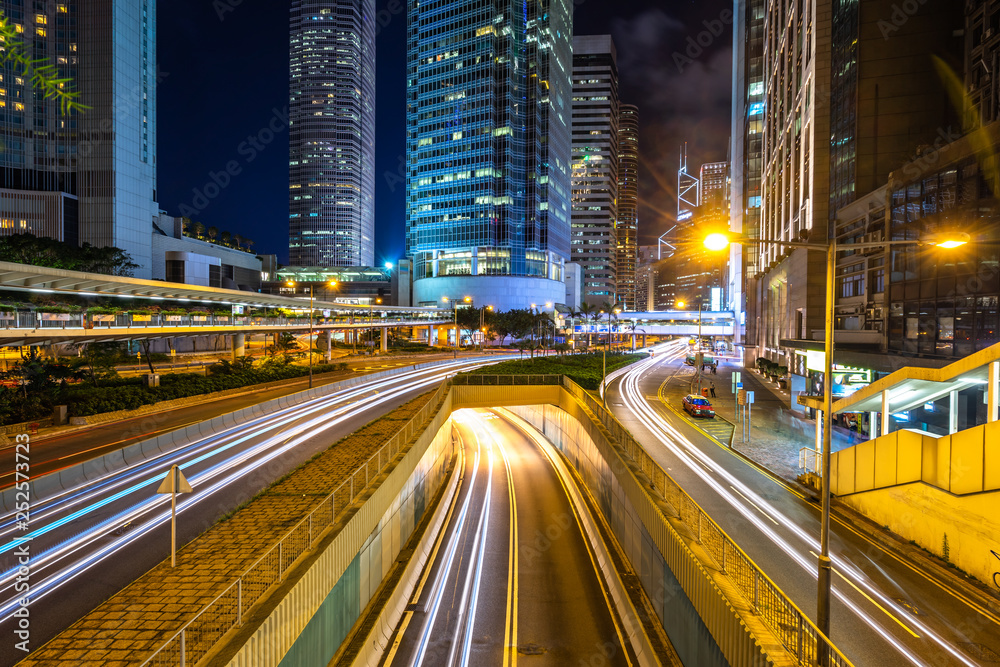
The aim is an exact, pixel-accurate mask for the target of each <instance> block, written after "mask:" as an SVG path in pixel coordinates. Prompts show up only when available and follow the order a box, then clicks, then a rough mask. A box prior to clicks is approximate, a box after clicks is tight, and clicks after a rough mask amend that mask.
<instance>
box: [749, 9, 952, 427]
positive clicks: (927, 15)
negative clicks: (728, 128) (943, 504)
mask: <svg viewBox="0 0 1000 667" xmlns="http://www.w3.org/2000/svg"><path fill="white" fill-rule="evenodd" d="M894 11H899V10H898V5H897V4H894V3H893V2H892V0H872V1H871V2H864V3H848V2H834V1H833V0H823V1H820V0H817V1H816V2H814V3H811V4H810V3H806V4H805V5H803V4H801V3H797V2H794V1H792V0H767V3H766V6H765V17H764V39H763V45H762V49H763V51H762V53H763V64H764V68H763V69H764V86H763V89H764V101H763V104H764V113H763V128H764V141H763V148H762V174H761V179H762V181H761V182H762V188H761V196H762V209H761V217H760V224H759V227H758V232H757V235H758V238H762V239H774V240H780V241H796V240H798V241H802V240H805V241H808V242H810V243H816V244H826V243H828V242H829V240H830V239H831V238H832V237H833V236H834V235H835V234H836V235H837V237H838V240H839V242H841V243H850V241H851V240H852V239H861V238H863V239H864V240H865V241H868V242H878V241H880V240H884V239H885V238H886V236H885V233H884V228H882V229H879V228H877V227H878V225H876V226H874V227H872V228H871V229H869V228H867V227H865V228H863V229H861V230H860V231H859V230H857V229H853V228H851V225H845V226H840V227H839V228H838V225H837V213H838V210H840V209H842V208H843V207H845V206H846V205H847V204H849V203H851V202H854V201H856V200H858V199H860V198H861V197H864V196H866V195H867V194H868V193H871V192H872V191H874V190H876V189H878V188H879V187H881V186H883V185H885V183H886V182H887V179H888V178H889V173H890V172H891V171H892V170H893V169H895V168H898V167H899V166H900V165H902V164H904V163H905V162H906V160H907V159H908V158H909V157H910V156H912V155H913V154H914V153H915V152H916V151H918V150H922V149H921V147H922V146H923V147H927V146H931V145H933V144H934V142H935V137H936V135H938V133H939V132H940V131H941V130H942V128H948V127H949V126H953V125H955V124H956V122H957V116H956V114H955V113H954V110H953V109H952V108H951V107H950V105H949V104H947V103H946V102H945V100H947V99H948V97H947V94H946V93H945V89H944V84H943V83H942V78H941V77H940V76H939V72H938V68H937V66H936V65H935V59H934V57H932V55H933V56H937V57H938V58H939V59H940V60H941V61H942V62H947V61H948V60H949V59H950V58H952V57H953V56H955V55H957V53H955V51H956V49H954V43H955V42H956V40H957V39H958V38H957V37H956V35H957V34H960V32H956V31H957V29H958V28H959V27H960V24H961V6H960V3H953V2H949V1H948V0H928V1H927V2H926V3H923V4H922V5H921V7H920V10H919V12H917V13H916V14H914V15H912V16H909V17H908V18H907V19H906V20H905V21H888V20H886V17H891V16H893V12H894ZM795 35H798V36H801V39H797V40H796V41H795V42H794V43H793V42H790V41H789V40H790V39H792V36H795ZM751 43H752V40H751V41H748V42H746V45H747V47H748V48H749V46H750V44H751ZM792 56H794V57H792ZM744 57H746V58H753V57H755V56H754V55H753V54H749V53H746V54H744ZM751 85H752V84H751V83H748V84H747V86H748V90H749V87H750V86H751ZM752 110H753V109H752V108H749V107H747V108H743V109H739V108H738V112H739V113H748V114H749V113H750V111H752ZM745 178H746V177H745V176H744V179H743V180H744V182H746V180H745ZM746 196H747V195H746V193H743V197H744V198H745V197H746ZM857 254H858V253H856V252H854V251H850V250H847V249H845V250H843V251H842V252H841V253H839V256H838V258H837V274H838V286H837V289H838V290H840V289H841V286H843V289H844V290H850V291H851V293H858V292H859V291H860V292H864V290H863V288H861V287H859V286H858V285H857V284H856V282H857V280H858V278H859V277H860V279H861V280H864V279H865V276H866V275H868V274H871V273H873V272H875V271H876V270H877V269H878V266H876V265H875V263H874V262H859V261H858V257H857V256H856V255H857ZM749 265H750V267H752V270H754V271H756V274H755V275H754V280H753V281H752V284H753V290H754V291H753V293H752V294H749V293H748V294H747V298H748V299H754V300H755V301H756V303H754V304H753V306H752V307H751V306H749V305H748V310H749V311H752V312H754V313H755V317H756V319H757V322H756V328H755V334H756V340H748V341H747V343H748V344H749V345H755V348H756V349H755V351H754V354H753V355H752V356H751V355H748V358H747V361H748V362H749V363H753V357H756V356H766V357H768V358H770V359H772V360H773V361H777V362H778V363H780V364H782V365H785V366H787V367H788V368H789V371H790V374H791V392H792V395H793V397H794V395H795V394H797V393H801V392H803V391H807V390H815V386H814V383H813V382H812V375H811V374H810V370H809V369H808V367H807V364H806V354H805V351H806V350H808V349H811V348H812V347H814V346H815V345H816V343H815V341H817V340H821V339H822V335H823V328H824V323H825V289H826V285H825V281H826V276H825V272H824V267H825V262H824V253H823V252H822V251H814V250H807V249H789V248H788V247H786V246H781V245H779V244H774V243H772V244H765V245H762V246H761V248H760V252H759V255H758V256H757V258H756V259H755V261H753V262H752V263H750V264H749ZM873 296H877V295H873ZM851 307H852V308H856V307H857V306H853V305H852V306H851ZM883 318H884V314H882V313H878V312H873V313H872V319H873V320H881V319H883ZM749 329H750V327H748V333H749ZM792 405H793V407H794V406H796V402H795V401H794V398H793V400H792Z"/></svg>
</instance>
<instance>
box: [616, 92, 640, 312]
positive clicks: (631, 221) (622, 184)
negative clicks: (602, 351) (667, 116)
mask: <svg viewBox="0 0 1000 667" xmlns="http://www.w3.org/2000/svg"><path fill="white" fill-rule="evenodd" d="M638 236H639V109H638V107H636V106H634V105H632V104H622V105H621V107H620V108H619V111H618V267H617V268H618V299H619V300H620V301H621V302H622V303H624V304H625V310H638V311H642V310H645V309H646V308H647V304H646V302H643V303H641V304H640V303H639V298H638V295H637V294H638V292H637V290H638V287H637V285H636V281H637V280H638V278H637V277H636V270H637V265H638Z"/></svg>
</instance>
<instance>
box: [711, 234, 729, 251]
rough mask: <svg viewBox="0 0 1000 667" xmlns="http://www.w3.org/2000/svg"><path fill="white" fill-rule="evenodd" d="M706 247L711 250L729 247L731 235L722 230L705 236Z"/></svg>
mask: <svg viewBox="0 0 1000 667" xmlns="http://www.w3.org/2000/svg"><path fill="white" fill-rule="evenodd" d="M705 247H706V248H708V249H709V250H715V251H718V250H725V249H726V248H728V247H729V237H728V236H726V235H725V234H722V233H720V232H716V233H715V234H709V235H708V236H706V237H705Z"/></svg>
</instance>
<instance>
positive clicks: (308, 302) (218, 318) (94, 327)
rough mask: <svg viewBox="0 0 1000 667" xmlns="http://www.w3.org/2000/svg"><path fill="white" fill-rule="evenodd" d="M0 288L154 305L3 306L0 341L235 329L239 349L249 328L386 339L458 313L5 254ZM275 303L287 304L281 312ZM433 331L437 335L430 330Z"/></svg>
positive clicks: (91, 339)
mask: <svg viewBox="0 0 1000 667" xmlns="http://www.w3.org/2000/svg"><path fill="white" fill-rule="evenodd" d="M0 290H3V291H8V292H15V293H23V295H24V298H23V301H28V300H29V299H31V300H36V301H37V299H38V297H42V298H43V299H44V298H46V297H49V298H51V299H53V300H54V301H59V300H66V301H68V302H69V303H72V302H73V301H75V300H77V299H78V298H81V297H82V298H84V299H88V298H95V297H97V298H103V299H104V301H108V300H111V301H112V302H114V301H115V300H117V299H129V300H132V302H133V303H135V302H139V303H143V304H147V303H148V305H144V306H143V308H147V309H151V310H142V311H138V309H136V310H135V311H133V312H113V309H110V308H105V309H103V310H102V311H100V312H84V311H83V310H81V311H78V312H54V311H56V310H59V309H58V308H46V307H44V306H42V307H35V308H33V309H28V308H24V309H17V310H2V309H0V347H2V346H20V345H56V344H60V343H97V342H108V341H120V340H142V339H144V340H155V339H160V338H183V337H192V336H210V335H226V336H232V337H233V343H234V351H235V350H239V349H241V348H242V347H243V344H242V341H243V339H244V337H245V336H247V335H258V334H264V335H267V334H273V335H277V334H280V333H283V332H286V331H288V332H294V333H302V332H305V331H309V330H313V331H317V332H323V333H330V334H332V333H334V332H336V333H337V334H342V335H344V336H345V337H346V336H348V335H355V333H354V332H357V331H359V330H362V329H382V339H383V343H382V344H383V347H384V346H385V340H386V338H387V336H386V334H387V330H388V329H390V328H396V327H407V328H410V327H420V328H423V327H426V328H427V329H428V331H430V330H432V329H434V328H435V327H439V326H443V325H447V324H450V323H451V322H452V321H453V318H454V314H453V312H452V311H451V309H449V308H433V307H407V306H389V305H377V306H376V305H374V304H369V305H361V304H347V303H340V302H338V301H329V300H323V299H309V298H303V297H292V296H282V295H277V294H263V293H259V292H245V291H239V290H229V289H221V288H216V287H204V286H200V285H187V284H184V283H170V282H165V281H162V280H141V279H137V278H129V277H123V276H107V275H103V274H97V273H85V272H81V271H67V270H63V269H52V268H48V267H41V266H32V265H27V264H15V263H12V262H0ZM122 303H125V302H124V301H123V302H122ZM164 306H170V307H178V306H183V307H184V308H186V309H190V310H189V311H188V312H186V313H183V314H177V313H174V314H171V312H170V311H169V310H167V311H166V312H163V311H162V310H161V309H162V307H164ZM310 309H311V311H312V317H310V315H309V313H310ZM64 310H69V309H64ZM278 310H280V311H282V312H281V313H280V314H277V313H276V311H278ZM109 311H112V312H109ZM155 311H160V312H155ZM428 338H432V336H431V335H430V334H429V335H428ZM328 339H329V336H328Z"/></svg>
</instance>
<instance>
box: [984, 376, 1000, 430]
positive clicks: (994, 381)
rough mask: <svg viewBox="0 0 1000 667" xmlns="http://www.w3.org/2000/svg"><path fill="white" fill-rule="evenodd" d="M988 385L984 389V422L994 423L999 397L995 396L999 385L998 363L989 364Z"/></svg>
mask: <svg viewBox="0 0 1000 667" xmlns="http://www.w3.org/2000/svg"><path fill="white" fill-rule="evenodd" d="M989 371H990V377H989V384H988V385H987V387H986V407H987V411H986V421H987V422H995V421H996V420H997V403H998V401H1000V396H998V395H997V390H998V389H1000V387H998V386H997V385H998V383H1000V361H993V362H990V367H989Z"/></svg>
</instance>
